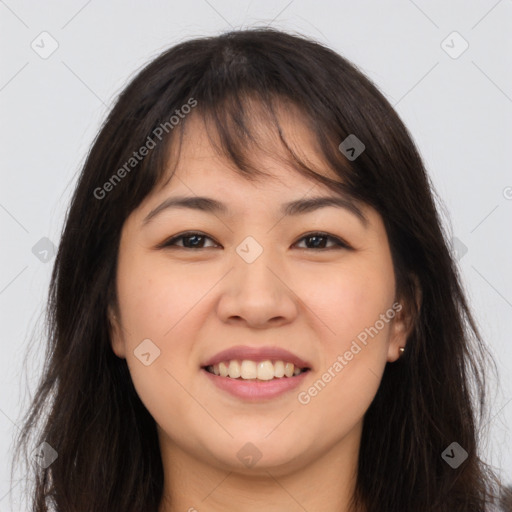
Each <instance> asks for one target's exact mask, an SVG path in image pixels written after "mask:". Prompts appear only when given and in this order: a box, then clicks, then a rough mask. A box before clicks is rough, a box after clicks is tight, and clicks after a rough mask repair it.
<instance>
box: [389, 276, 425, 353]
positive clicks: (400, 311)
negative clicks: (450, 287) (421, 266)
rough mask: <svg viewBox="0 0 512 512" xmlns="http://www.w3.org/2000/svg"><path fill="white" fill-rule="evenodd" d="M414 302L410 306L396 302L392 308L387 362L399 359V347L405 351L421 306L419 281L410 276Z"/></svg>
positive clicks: (404, 302) (403, 302) (401, 301)
mask: <svg viewBox="0 0 512 512" xmlns="http://www.w3.org/2000/svg"><path fill="white" fill-rule="evenodd" d="M410 279H411V283H412V287H413V294H412V295H413V296H414V302H415V303H413V304H411V303H410V302H407V301H405V300H403V299H402V300H396V301H395V303H394V304H393V306H392V310H393V311H394V312H395V316H394V318H393V320H392V322H391V332H390V336H389V346H388V357H387V360H388V361H389V362H394V361H396V360H397V359H398V358H399V357H400V347H404V348H405V350H407V347H406V345H407V338H408V337H409V335H410V334H411V332H412V331H413V329H414V326H415V324H416V320H417V318H418V316H419V311H420V309H421V304H422V293H421V286H420V282H419V279H418V278H417V276H415V275H412V276H410Z"/></svg>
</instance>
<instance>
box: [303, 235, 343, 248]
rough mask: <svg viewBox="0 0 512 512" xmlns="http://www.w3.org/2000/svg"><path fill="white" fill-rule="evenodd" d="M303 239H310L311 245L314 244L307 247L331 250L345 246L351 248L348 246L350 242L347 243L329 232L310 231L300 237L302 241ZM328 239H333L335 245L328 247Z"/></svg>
mask: <svg viewBox="0 0 512 512" xmlns="http://www.w3.org/2000/svg"><path fill="white" fill-rule="evenodd" d="M302 240H306V241H309V242H310V244H309V245H312V247H305V249H313V250H315V249H322V250H331V249H338V248H345V249H349V248H350V247H349V246H348V244H346V243H345V242H343V241H342V240H340V239H339V238H337V237H334V236H332V235H329V234H328V233H321V232H317V233H309V234H308V235H306V236H303V237H302V238H301V239H300V241H302ZM327 241H331V242H332V243H333V245H331V247H326V243H327ZM306 244H307V245H308V242H306Z"/></svg>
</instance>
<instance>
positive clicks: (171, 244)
mask: <svg viewBox="0 0 512 512" xmlns="http://www.w3.org/2000/svg"><path fill="white" fill-rule="evenodd" d="M193 236H200V237H203V238H209V239H210V240H212V241H214V240H213V238H211V237H209V236H208V235H205V234H204V233H200V232H198V231H187V232H185V233H181V234H179V235H177V236H174V237H172V238H170V239H168V240H166V241H165V242H162V243H161V244H160V245H159V246H158V248H159V249H162V248H177V249H186V250H189V251H198V250H203V249H208V247H198V248H195V249H194V248H192V247H181V246H179V245H175V244H176V242H177V241H178V240H181V239H183V238H190V237H193ZM315 236H317V237H322V238H327V239H330V240H332V241H333V242H334V244H335V246H333V247H327V248H321V249H312V248H309V247H305V248H302V249H303V250H306V251H330V250H333V249H335V250H336V249H337V250H339V249H351V247H350V246H349V245H348V244H347V243H345V242H344V241H343V240H341V239H339V238H337V237H335V236H332V235H329V234H328V233H324V232H322V231H314V232H312V233H307V234H306V235H304V236H303V237H302V238H300V239H299V240H298V241H299V242H300V241H302V240H304V239H306V238H312V237H315ZM296 243H297V242H296Z"/></svg>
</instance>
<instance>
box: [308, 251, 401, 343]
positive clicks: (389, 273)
mask: <svg viewBox="0 0 512 512" xmlns="http://www.w3.org/2000/svg"><path fill="white" fill-rule="evenodd" d="M306 276H307V277H303V278H301V281H300V282H301V283H302V285H301V288H302V291H301V292H299V293H300V295H301V296H303V297H307V300H306V301H305V303H306V305H307V306H308V307H309V308H310V310H311V311H312V312H313V313H314V314H315V316H316V318H318V319H319V328H320V329H321V331H322V332H323V333H324V336H323V337H324V339H325V340H326V341H328V344H332V345H333V346H336V348H337V349H341V348H342V347H343V346H344V344H346V342H347V341H348V342H350V340H352V339H353V338H355V337H356V336H357V335H358V334H359V333H361V332H362V331H364V329H365V328H369V327H370V326H373V325H374V324H375V322H376V321H377V320H378V319H379V317H380V315H381V314H383V313H385V312H386V311H387V310H388V309H389V308H390V307H391V305H392V304H393V299H394V295H395V286H394V273H393V268H392V265H391V261H390V260H388V259H383V260H377V259H375V258H368V259H363V258H360V259H359V260H357V259H356V258H354V259H353V261H351V262H347V264H346V265H343V266H338V267H336V268H334V267H333V268H332V269H328V270H327V271H326V270H325V269H322V270H321V271H318V272H317V273H312V272H311V271H310V272H308V273H307V274H306ZM386 325H387V324H386ZM382 330H383V331H385V330H386V329H382Z"/></svg>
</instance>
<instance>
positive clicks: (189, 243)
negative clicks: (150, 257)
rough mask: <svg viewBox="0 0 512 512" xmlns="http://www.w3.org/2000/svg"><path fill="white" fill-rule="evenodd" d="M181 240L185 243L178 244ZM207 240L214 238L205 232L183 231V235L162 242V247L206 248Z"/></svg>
mask: <svg viewBox="0 0 512 512" xmlns="http://www.w3.org/2000/svg"><path fill="white" fill-rule="evenodd" d="M181 240H182V241H183V245H177V242H178V241H181ZM205 240H213V239H212V238H210V237H209V236H206V235H204V234H203V233H198V232H195V231H188V232H186V233H182V234H181V235H178V236H175V237H173V238H171V239H170V240H167V241H166V242H164V243H163V244H161V245H160V247H177V248H179V249H205V247H204V241H205Z"/></svg>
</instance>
